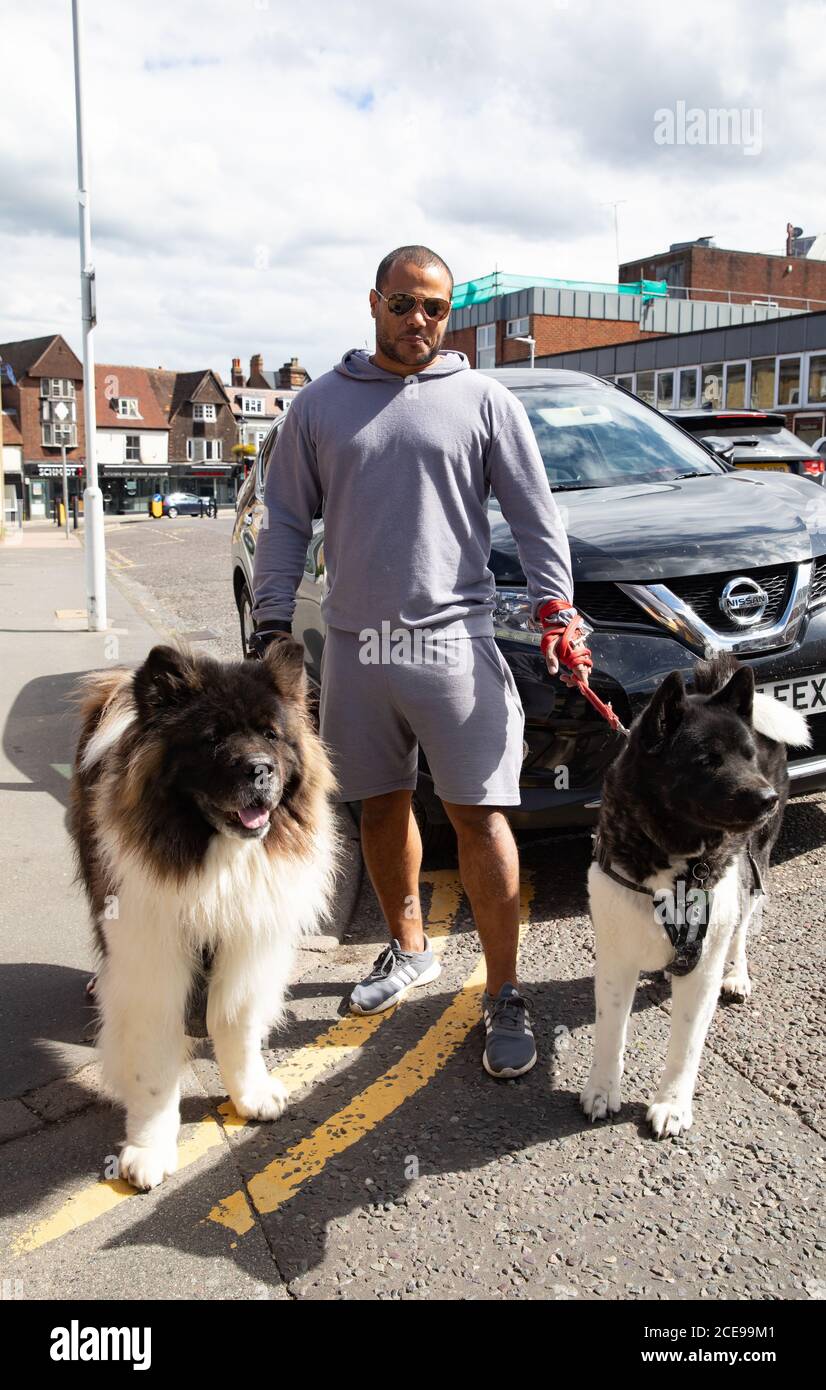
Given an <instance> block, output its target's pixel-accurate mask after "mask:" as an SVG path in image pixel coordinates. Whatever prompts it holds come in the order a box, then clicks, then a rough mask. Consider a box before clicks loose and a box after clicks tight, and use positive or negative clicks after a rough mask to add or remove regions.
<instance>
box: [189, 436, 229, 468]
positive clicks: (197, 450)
mask: <svg viewBox="0 0 826 1390" xmlns="http://www.w3.org/2000/svg"><path fill="white" fill-rule="evenodd" d="M186 456H187V458H188V460H189V462H190V463H216V462H218V461H219V460H220V458H221V440H220V439H188V440H187V441H186Z"/></svg>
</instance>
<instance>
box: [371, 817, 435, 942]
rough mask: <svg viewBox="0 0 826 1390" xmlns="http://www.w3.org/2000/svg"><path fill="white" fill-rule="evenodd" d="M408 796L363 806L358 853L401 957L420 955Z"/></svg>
mask: <svg viewBox="0 0 826 1390" xmlns="http://www.w3.org/2000/svg"><path fill="white" fill-rule="evenodd" d="M411 802H412V798H411V793H410V792H409V791H398V792H385V794H384V795H383V796H370V797H368V798H367V799H366V800H365V801H363V802H362V803H361V848H362V853H363V855H364V862H365V864H366V865H367V872H368V873H369V875H370V881H371V883H372V885H373V887H374V889H375V891H376V897H377V898H378V900H379V904H380V906H381V910H382V912H383V913H384V916H385V919H386V921H387V925H388V928H389V930H390V936H391V938H393V937H395V938H396V940H397V941H398V943H399V945H400V946H401V948H402V950H403V951H423V950H424V930H423V928H422V908H421V903H420V901H419V870H420V869H421V867H422V841H421V836H420V835H419V827H418V825H417V824H416V817H415V816H414V814H413V807H412V804H411Z"/></svg>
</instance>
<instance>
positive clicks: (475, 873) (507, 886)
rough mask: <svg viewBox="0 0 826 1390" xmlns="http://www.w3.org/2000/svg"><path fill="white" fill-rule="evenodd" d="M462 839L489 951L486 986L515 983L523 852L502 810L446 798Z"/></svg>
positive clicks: (463, 872) (465, 875)
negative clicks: (519, 848)
mask: <svg viewBox="0 0 826 1390" xmlns="http://www.w3.org/2000/svg"><path fill="white" fill-rule="evenodd" d="M444 808H445V811H446V812H447V814H448V816H449V818H450V821H451V824H452V825H453V828H454V830H455V831H456V838H457V839H458V841H459V874H460V877H461V880H462V886H463V888H464V890H465V892H466V893H467V895H468V899H469V900H470V905H471V908H472V909H473V920H474V922H475V923H476V930H477V931H478V933H479V938H480V940H481V942H482V949H483V950H484V952H485V964H486V966H487V975H488V983H487V992H488V994H490V995H492V996H493V997H495V996H496V995H497V994H498V993H499V991H500V989H501V988H502V986H503V985H504V984H516V952H517V948H518V945H519V855H518V853H517V849H516V841H515V840H514V838H513V831H512V830H511V828H510V825H509V824H508V820H507V817H506V816H505V815H504V813H503V812H502V811H499V810H496V809H495V808H494V807H492V806H460V805H457V804H456V803H452V802H449V801H446V802H445V803H444Z"/></svg>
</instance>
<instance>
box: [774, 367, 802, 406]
mask: <svg viewBox="0 0 826 1390" xmlns="http://www.w3.org/2000/svg"><path fill="white" fill-rule="evenodd" d="M777 367H778V371H777V404H778V405H799V404H800V358H799V357H781V358H779V359H778V363H777Z"/></svg>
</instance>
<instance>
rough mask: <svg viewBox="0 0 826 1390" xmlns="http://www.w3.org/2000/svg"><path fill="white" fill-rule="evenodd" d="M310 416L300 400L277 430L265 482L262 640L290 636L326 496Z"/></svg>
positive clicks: (256, 598)
mask: <svg viewBox="0 0 826 1390" xmlns="http://www.w3.org/2000/svg"><path fill="white" fill-rule="evenodd" d="M305 416H306V411H305V410H304V409H303V407H302V405H300V404H299V401H296V403H295V404H294V405H292V406H291V407H290V410H289V413H288V415H287V418H286V420H285V421H284V423H283V425H282V426H281V428H280V429H279V431H278V438H277V440H276V442H275V447H274V449H273V451H272V456H271V458H270V462H269V467H268V468H267V476H266V479H265V482H264V516H263V520H262V523H261V529H260V531H259V533H258V539H257V541H256V546H255V568H254V573H253V610H252V616H253V620H254V622H255V628H256V633H261V635H262V636H263V635H264V634H270V633H272V634H275V633H278V632H286V633H289V632H290V629H291V624H292V617H293V613H294V611H295V595H296V590H297V589H298V586H299V584H300V582H301V576H302V574H303V572H304V559H305V556H306V554H307V546H308V544H309V542H310V537H311V536H312V534H313V517H314V516H315V514H316V512H317V511H318V508H319V505H320V503H321V498H322V492H321V483H320V481H319V476H318V461H317V459H316V453H315V448H314V446H313V442H312V440H311V438H310V435H309V432H308V428H307V421H306V418H305Z"/></svg>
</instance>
